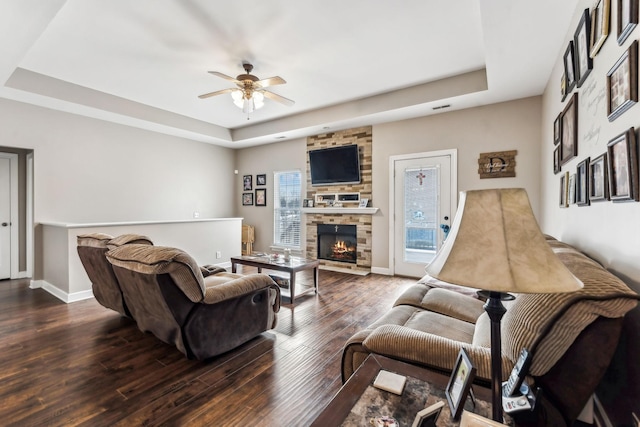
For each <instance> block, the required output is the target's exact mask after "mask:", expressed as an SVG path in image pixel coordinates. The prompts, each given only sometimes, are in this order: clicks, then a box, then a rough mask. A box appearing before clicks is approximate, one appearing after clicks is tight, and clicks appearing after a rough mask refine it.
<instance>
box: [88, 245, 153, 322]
mask: <svg viewBox="0 0 640 427" xmlns="http://www.w3.org/2000/svg"><path fill="white" fill-rule="evenodd" d="M77 241H78V256H79V257H80V261H81V262H82V265H83V266H84V269H85V271H86V272H87V276H89V280H91V288H92V290H93V296H94V297H95V298H96V300H97V301H98V302H99V303H100V304H101V305H102V306H104V307H106V308H110V309H111V310H115V311H117V312H118V313H120V314H122V315H123V316H127V317H131V313H130V312H129V309H128V308H127V305H126V304H125V302H124V299H123V296H122V290H121V289H120V284H119V283H118V280H117V279H116V276H115V274H114V273H113V267H111V264H110V263H109V261H107V258H106V256H105V254H106V253H107V251H108V250H109V249H112V248H116V247H119V246H122V245H126V244H129V243H136V244H146V245H153V242H151V240H150V239H149V238H148V237H146V236H141V235H139V234H123V235H121V236H118V237H116V238H114V237H113V236H110V235H108V234H104V233H91V234H82V235H80V236H78V239H77Z"/></svg>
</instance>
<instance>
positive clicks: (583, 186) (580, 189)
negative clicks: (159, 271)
mask: <svg viewBox="0 0 640 427" xmlns="http://www.w3.org/2000/svg"><path fill="white" fill-rule="evenodd" d="M576 205H578V206H589V157H587V158H586V159H584V160H583V161H581V162H580V163H578V167H577V170H576Z"/></svg>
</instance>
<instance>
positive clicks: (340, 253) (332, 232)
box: [317, 224, 358, 264]
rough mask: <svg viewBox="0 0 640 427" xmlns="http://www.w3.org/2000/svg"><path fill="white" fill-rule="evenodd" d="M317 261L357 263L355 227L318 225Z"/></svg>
mask: <svg viewBox="0 0 640 427" xmlns="http://www.w3.org/2000/svg"><path fill="white" fill-rule="evenodd" d="M317 233H318V259H326V260H330V261H338V262H348V263H351V264H356V263H357V261H358V251H357V248H358V238H357V234H356V226H355V225H341V224H318V225H317Z"/></svg>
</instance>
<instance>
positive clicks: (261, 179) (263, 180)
mask: <svg viewBox="0 0 640 427" xmlns="http://www.w3.org/2000/svg"><path fill="white" fill-rule="evenodd" d="M256 185H267V175H266V174H264V173H263V174H260V175H256Z"/></svg>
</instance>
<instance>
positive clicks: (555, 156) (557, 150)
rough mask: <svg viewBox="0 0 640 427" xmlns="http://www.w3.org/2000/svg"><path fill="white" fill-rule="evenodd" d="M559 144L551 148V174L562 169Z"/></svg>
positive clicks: (557, 172) (555, 173)
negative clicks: (553, 148)
mask: <svg viewBox="0 0 640 427" xmlns="http://www.w3.org/2000/svg"><path fill="white" fill-rule="evenodd" d="M561 148H562V146H561V145H558V146H557V147H556V148H555V150H553V174H554V175H557V174H559V173H560V171H562V166H560V149H561Z"/></svg>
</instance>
